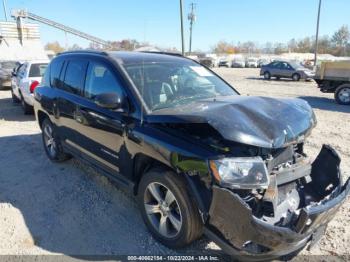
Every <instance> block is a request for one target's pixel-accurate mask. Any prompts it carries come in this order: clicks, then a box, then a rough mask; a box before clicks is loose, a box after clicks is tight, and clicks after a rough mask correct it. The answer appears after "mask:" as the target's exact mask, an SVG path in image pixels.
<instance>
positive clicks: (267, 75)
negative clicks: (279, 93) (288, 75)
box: [264, 71, 271, 80]
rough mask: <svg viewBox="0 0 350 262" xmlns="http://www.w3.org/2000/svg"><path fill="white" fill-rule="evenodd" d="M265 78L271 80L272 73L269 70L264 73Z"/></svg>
mask: <svg viewBox="0 0 350 262" xmlns="http://www.w3.org/2000/svg"><path fill="white" fill-rule="evenodd" d="M264 79H266V80H270V79H271V74H270V72H269V71H266V72H265V73H264Z"/></svg>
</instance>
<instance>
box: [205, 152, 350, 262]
mask: <svg viewBox="0 0 350 262" xmlns="http://www.w3.org/2000/svg"><path fill="white" fill-rule="evenodd" d="M325 150H326V151H325ZM327 150H328V151H327ZM321 153H323V154H332V153H335V152H334V151H332V150H331V149H330V148H326V149H323V150H322V151H321ZM335 154H336V153H335ZM322 157H323V156H322ZM321 160H324V159H321ZM315 162H316V161H315ZM331 170H333V169H331ZM332 176H333V175H330V177H332ZM333 177H334V176H333ZM321 182H323V181H321ZM339 182H340V181H339ZM349 192H350V182H349V180H348V181H347V182H346V183H345V184H344V185H341V184H339V185H338V187H337V188H336V189H335V190H333V193H332V194H330V195H329V196H327V197H325V198H324V199H323V200H321V201H320V202H318V203H317V204H314V205H310V206H306V207H304V208H302V209H300V210H299V213H298V215H297V217H296V219H295V220H294V221H295V222H294V223H293V225H290V226H289V227H280V226H274V225H271V224H268V223H267V222H265V221H263V220H261V219H259V218H257V217H255V216H254V215H253V214H252V211H251V209H250V207H249V206H248V205H247V204H246V203H245V202H244V201H243V200H242V199H241V198H240V197H239V196H238V195H237V194H235V193H233V192H232V191H230V190H228V189H225V188H220V187H218V186H214V187H213V200H212V203H211V207H210V211H209V215H210V218H209V223H208V226H207V229H206V234H207V235H208V237H209V238H211V239H213V240H214V241H215V242H216V243H217V244H218V245H219V246H220V247H221V248H222V249H223V250H224V251H225V252H226V253H227V254H229V255H233V256H235V257H236V258H238V259H241V260H246V261H260V260H270V259H276V258H280V257H283V256H287V255H290V254H293V253H297V252H298V251H299V250H301V249H302V248H303V247H305V246H306V245H307V244H310V245H311V246H312V245H313V244H315V243H317V241H318V240H319V239H320V238H321V236H322V235H323V233H324V232H325V230H326V227H327V224H328V222H329V221H330V220H331V219H332V218H333V217H334V216H335V214H336V212H337V210H338V209H339V207H340V206H341V205H342V203H343V202H344V201H345V199H346V197H347V195H348V194H349Z"/></svg>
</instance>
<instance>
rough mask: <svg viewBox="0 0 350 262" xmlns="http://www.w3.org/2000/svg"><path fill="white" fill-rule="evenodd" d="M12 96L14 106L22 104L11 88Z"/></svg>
mask: <svg viewBox="0 0 350 262" xmlns="http://www.w3.org/2000/svg"><path fill="white" fill-rule="evenodd" d="M11 96H12V102H13V103H14V104H18V103H19V102H20V101H19V99H18V97H17V96H16V95H15V94H14V93H13V89H12V88H11Z"/></svg>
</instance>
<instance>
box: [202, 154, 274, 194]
mask: <svg viewBox="0 0 350 262" xmlns="http://www.w3.org/2000/svg"><path fill="white" fill-rule="evenodd" d="M209 164H210V168H211V171H212V172H213V175H214V177H215V178H216V180H218V182H219V183H220V185H221V186H223V187H228V188H232V189H258V188H267V187H268V185H269V176H268V171H267V168H266V165H265V163H264V161H263V160H262V159H261V157H239V158H223V159H218V160H210V162H209Z"/></svg>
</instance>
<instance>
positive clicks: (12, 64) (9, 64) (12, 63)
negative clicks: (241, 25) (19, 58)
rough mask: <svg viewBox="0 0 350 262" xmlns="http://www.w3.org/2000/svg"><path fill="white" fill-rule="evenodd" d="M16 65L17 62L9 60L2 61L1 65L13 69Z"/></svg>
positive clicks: (0, 66)
mask: <svg viewBox="0 0 350 262" xmlns="http://www.w3.org/2000/svg"><path fill="white" fill-rule="evenodd" d="M15 66H16V62H12V61H8V62H2V63H1V65H0V68H3V69H13V68H14V67H15Z"/></svg>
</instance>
